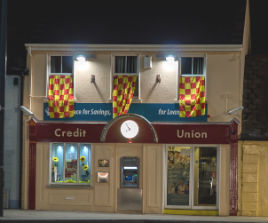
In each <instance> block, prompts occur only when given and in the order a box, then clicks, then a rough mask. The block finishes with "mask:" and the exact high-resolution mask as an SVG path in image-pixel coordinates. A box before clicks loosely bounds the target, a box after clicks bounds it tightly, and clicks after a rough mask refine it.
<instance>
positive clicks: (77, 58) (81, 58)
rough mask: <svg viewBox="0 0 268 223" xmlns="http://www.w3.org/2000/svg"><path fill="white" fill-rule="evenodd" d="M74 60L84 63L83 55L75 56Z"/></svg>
mask: <svg viewBox="0 0 268 223" xmlns="http://www.w3.org/2000/svg"><path fill="white" fill-rule="evenodd" d="M75 60H76V61H78V62H85V61H86V57H85V56H84V55H82V54H80V55H77V56H76V58H75Z"/></svg>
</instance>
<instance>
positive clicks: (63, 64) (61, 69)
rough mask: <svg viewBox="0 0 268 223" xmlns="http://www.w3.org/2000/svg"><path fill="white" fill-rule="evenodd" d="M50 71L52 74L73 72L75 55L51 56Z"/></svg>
mask: <svg viewBox="0 0 268 223" xmlns="http://www.w3.org/2000/svg"><path fill="white" fill-rule="evenodd" d="M50 73H52V74H72V73H73V57H72V56H51V57H50Z"/></svg>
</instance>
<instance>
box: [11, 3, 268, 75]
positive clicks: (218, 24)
mask: <svg viewBox="0 0 268 223" xmlns="http://www.w3.org/2000/svg"><path fill="white" fill-rule="evenodd" d="M263 1H265V0H258V1H256V2H263ZM7 2H8V13H7V24H8V30H7V40H8V43H7V46H8V48H7V52H8V73H10V74H11V73H16V72H17V71H18V70H21V69H23V68H25V47H24V44H25V43H88V44H92V43H100V44H105V43H107V44H171V43H173V44H174V43H175V44H240V43H241V41H242V32H243V23H244V6H245V0H224V1H220V0H217V1H215V0H202V1H196V0H187V1H186V0H177V1H176V3H177V4H175V1H164V2H163V1H160V2H159V1H152V2H149V1H138V0H137V1H115V0H114V1H103V0H98V1H96V2H95V1H86V0H76V1H68V0H46V1H41V0H35V1H33V0H8V1H7ZM148 3H150V4H148ZM264 4H265V3H264ZM266 5H267V4H266ZM254 7H255V8H257V6H256V4H255V6H254ZM261 8H262V7H261ZM256 16H259V17H261V16H262V13H257V14H256ZM256 16H255V18H256ZM258 20H261V19H260V18H258ZM266 21H267V19H266ZM264 25H265V24H264V22H263V26H264ZM255 32H256V33H257V32H259V31H258V30H257V29H255ZM266 37H267V36H266ZM266 39H267V38H266ZM257 42H258V41H257ZM262 48H263V47H262Z"/></svg>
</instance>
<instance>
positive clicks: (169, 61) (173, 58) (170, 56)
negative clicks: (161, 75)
mask: <svg viewBox="0 0 268 223" xmlns="http://www.w3.org/2000/svg"><path fill="white" fill-rule="evenodd" d="M166 61H167V62H168V63H173V62H174V61H175V57H174V56H173V55H168V56H166Z"/></svg>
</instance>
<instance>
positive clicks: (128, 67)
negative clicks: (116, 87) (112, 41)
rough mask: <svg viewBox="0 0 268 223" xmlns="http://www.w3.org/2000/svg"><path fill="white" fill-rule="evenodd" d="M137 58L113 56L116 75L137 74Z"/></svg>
mask: <svg viewBox="0 0 268 223" xmlns="http://www.w3.org/2000/svg"><path fill="white" fill-rule="evenodd" d="M137 60H138V57H137V56H115V70H114V73H116V74H138V61H137Z"/></svg>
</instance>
